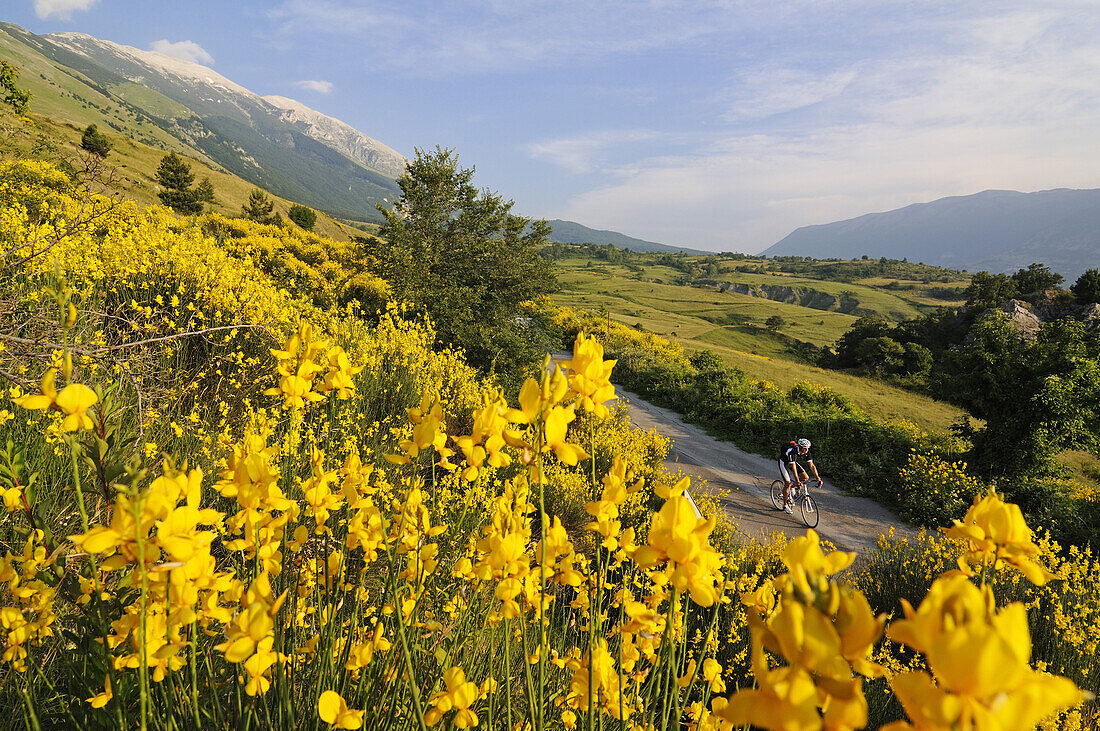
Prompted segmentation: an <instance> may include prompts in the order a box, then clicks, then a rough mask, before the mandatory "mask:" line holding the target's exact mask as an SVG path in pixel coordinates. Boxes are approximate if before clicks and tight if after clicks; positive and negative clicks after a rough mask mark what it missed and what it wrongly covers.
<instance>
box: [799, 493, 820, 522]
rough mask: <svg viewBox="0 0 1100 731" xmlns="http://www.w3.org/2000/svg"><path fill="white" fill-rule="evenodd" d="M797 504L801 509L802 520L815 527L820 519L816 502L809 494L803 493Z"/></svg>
mask: <svg viewBox="0 0 1100 731" xmlns="http://www.w3.org/2000/svg"><path fill="white" fill-rule="evenodd" d="M798 505H799V507H800V508H801V509H802V522H803V523H805V524H806V526H807V527H809V528H816V527H817V523H818V521H819V520H821V513H819V512H817V502H815V501H814V499H813V498H812V497H810V496H809V495H804V496H803V497H802V502H800V503H799V504H798Z"/></svg>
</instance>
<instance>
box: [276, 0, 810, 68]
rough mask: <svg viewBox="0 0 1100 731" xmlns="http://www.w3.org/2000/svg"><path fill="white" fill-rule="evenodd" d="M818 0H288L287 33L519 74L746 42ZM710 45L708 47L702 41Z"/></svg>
mask: <svg viewBox="0 0 1100 731" xmlns="http://www.w3.org/2000/svg"><path fill="white" fill-rule="evenodd" d="M792 4H793V5H806V6H809V7H813V6H814V3H813V2H812V0H797V1H796V2H783V3H776V2H775V0H743V1H742V2H738V3H736V5H732V4H731V3H730V2H729V1H728V0H654V1H652V2H644V3H638V2H622V0H559V1H558V2H554V3H546V2H535V1H534V0H514V1H512V2H501V1H499V0H460V1H459V2H454V3H436V2H431V0H283V2H282V4H280V5H279V6H278V7H277V8H275V9H273V10H272V11H270V12H269V17H270V18H271V19H272V20H273V21H275V22H276V23H278V24H279V30H280V33H282V34H283V35H285V36H309V37H315V36H316V35H317V34H325V35H333V34H344V35H356V36H359V35H362V34H364V33H368V32H369V33H370V47H371V49H372V50H373V51H375V52H376V54H375V57H376V58H377V59H380V60H382V61H384V62H385V63H388V64H390V65H392V66H394V67H396V68H400V69H402V70H404V71H410V70H413V71H417V72H420V73H424V74H433V75H438V74H444V73H445V74H460V73H484V72H501V71H504V72H512V71H516V70H517V69H520V68H531V67H545V66H561V65H564V64H569V63H573V62H576V61H580V60H592V59H602V58H608V57H613V56H616V55H618V54H633V53H644V52H647V51H653V50H659V49H670V48H687V47H691V46H692V45H693V44H695V43H696V42H697V41H698V39H701V38H704V37H713V36H717V35H721V34H723V33H726V34H737V35H738V36H739V37H747V36H749V35H751V34H752V33H754V32H755V31H756V30H757V29H759V28H760V27H761V26H762V25H767V24H769V23H772V22H774V19H775V17H776V16H783V17H786V16H787V15H788V14H789V13H790V12H791V11H790V7H789V6H791V5H792ZM703 45H704V46H705V44H703Z"/></svg>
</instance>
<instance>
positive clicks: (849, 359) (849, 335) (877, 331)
mask: <svg viewBox="0 0 1100 731" xmlns="http://www.w3.org/2000/svg"><path fill="white" fill-rule="evenodd" d="M890 330H891V327H890V323H888V322H886V320H884V319H883V318H882V316H881V315H864V316H863V317H861V318H859V319H858V320H856V321H855V322H853V323H852V326H851V327H849V328H848V331H847V332H845V333H844V334H843V335H841V336H840V339H839V340H837V343H836V359H835V366H836V367H837V368H859V367H861V366H862V365H863V363H864V360H863V355H862V351H861V344H862V343H863V341H864V340H868V339H871V338H881V337H886V336H888V335H889V334H890Z"/></svg>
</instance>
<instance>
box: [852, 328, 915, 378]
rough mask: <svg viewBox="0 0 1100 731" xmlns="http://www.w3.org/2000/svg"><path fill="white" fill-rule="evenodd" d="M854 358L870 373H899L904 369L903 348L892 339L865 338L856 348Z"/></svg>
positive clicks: (882, 337) (883, 337)
mask: <svg viewBox="0 0 1100 731" xmlns="http://www.w3.org/2000/svg"><path fill="white" fill-rule="evenodd" d="M856 357H857V358H858V359H859V365H860V366H861V367H863V368H866V369H867V370H868V371H870V372H871V373H879V374H882V373H899V372H901V371H902V370H903V369H904V362H905V348H904V347H903V346H902V344H901V343H899V342H898V341H897V340H894V339H893V338H888V337H885V336H881V337H876V338H867V339H866V340H864V341H863V342H861V343H860V344H859V345H858V346H857V348H856Z"/></svg>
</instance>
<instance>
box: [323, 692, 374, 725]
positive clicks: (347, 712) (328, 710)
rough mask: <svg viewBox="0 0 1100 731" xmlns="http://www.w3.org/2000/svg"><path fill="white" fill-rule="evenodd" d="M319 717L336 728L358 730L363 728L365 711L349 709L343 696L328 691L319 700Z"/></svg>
mask: <svg viewBox="0 0 1100 731" xmlns="http://www.w3.org/2000/svg"><path fill="white" fill-rule="evenodd" d="M317 715H318V716H320V717H321V720H322V721H324V722H325V723H330V724H332V725H333V726H335V727H336V728H347V729H356V728H361V727H362V726H363V711H355V710H352V709H351V708H348V704H347V702H346V701H345V700H344V698H343V696H341V695H340V694H339V693H337V692H336V691H333V690H326V691H325V692H324V693H322V694H321V697H320V698H319V699H317Z"/></svg>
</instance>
